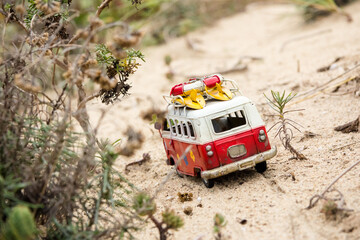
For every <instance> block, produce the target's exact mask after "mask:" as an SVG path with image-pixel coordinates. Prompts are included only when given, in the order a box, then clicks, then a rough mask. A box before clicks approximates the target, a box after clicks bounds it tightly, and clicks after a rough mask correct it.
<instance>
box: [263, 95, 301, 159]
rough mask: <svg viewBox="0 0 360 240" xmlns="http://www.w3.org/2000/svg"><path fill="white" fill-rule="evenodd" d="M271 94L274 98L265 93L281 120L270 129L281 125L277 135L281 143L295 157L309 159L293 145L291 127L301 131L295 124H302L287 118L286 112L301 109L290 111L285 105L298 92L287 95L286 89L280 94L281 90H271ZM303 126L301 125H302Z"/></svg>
mask: <svg viewBox="0 0 360 240" xmlns="http://www.w3.org/2000/svg"><path fill="white" fill-rule="evenodd" d="M271 95H272V99H270V98H268V97H267V96H266V95H265V94H264V96H265V97H266V99H267V100H268V101H269V105H270V107H271V108H272V109H274V110H275V111H276V112H277V113H278V114H276V116H278V117H279V119H280V120H279V121H278V122H276V123H275V124H274V125H273V126H272V127H271V128H270V129H269V131H270V130H271V129H272V128H273V127H275V126H277V125H280V127H279V128H278V129H277V130H276V135H275V137H276V136H279V138H280V140H281V143H282V144H283V146H284V147H285V149H288V150H289V151H290V152H291V153H292V154H293V155H294V158H296V159H299V160H305V159H307V158H306V157H305V156H304V155H303V154H302V153H300V152H298V151H297V150H296V149H295V148H294V147H293V146H292V145H291V143H290V142H291V140H292V138H293V131H292V129H291V128H290V127H293V128H294V129H296V130H298V131H299V132H301V131H300V130H299V129H298V128H297V127H296V126H295V125H294V124H297V125H300V124H299V123H297V122H295V121H293V120H291V119H289V118H286V117H285V114H287V113H289V112H294V111H299V110H289V111H284V110H285V106H286V104H287V103H288V102H290V101H291V100H292V99H293V98H294V97H295V96H296V94H292V93H289V94H288V95H287V96H285V95H286V94H285V91H284V92H283V93H282V94H280V93H279V92H275V91H272V90H271ZM300 126H301V125H300Z"/></svg>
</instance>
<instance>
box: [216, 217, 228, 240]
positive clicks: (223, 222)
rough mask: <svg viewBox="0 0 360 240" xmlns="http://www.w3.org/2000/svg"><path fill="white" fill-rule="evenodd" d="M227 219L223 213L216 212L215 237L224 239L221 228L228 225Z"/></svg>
mask: <svg viewBox="0 0 360 240" xmlns="http://www.w3.org/2000/svg"><path fill="white" fill-rule="evenodd" d="M226 223H227V222H226V220H225V217H224V216H223V215H221V214H220V213H216V214H215V216H214V233H215V239H216V240H221V239H222V233H221V230H222V229H223V228H224V227H225V226H226Z"/></svg>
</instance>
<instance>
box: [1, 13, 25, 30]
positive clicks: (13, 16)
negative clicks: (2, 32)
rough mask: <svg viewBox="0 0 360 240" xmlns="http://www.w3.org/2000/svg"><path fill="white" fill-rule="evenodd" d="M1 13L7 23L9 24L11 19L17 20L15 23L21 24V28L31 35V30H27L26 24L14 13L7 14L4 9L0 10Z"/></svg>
mask: <svg viewBox="0 0 360 240" xmlns="http://www.w3.org/2000/svg"><path fill="white" fill-rule="evenodd" d="M0 13H1V14H2V15H3V16H4V17H5V18H6V22H8V20H10V18H11V20H15V22H16V23H17V24H19V26H20V27H22V28H23V29H24V30H25V32H26V33H27V34H28V33H29V30H28V29H27V27H26V26H25V24H24V23H23V22H22V21H20V19H19V18H18V17H17V16H16V15H15V14H14V13H7V12H5V11H4V10H2V9H0Z"/></svg>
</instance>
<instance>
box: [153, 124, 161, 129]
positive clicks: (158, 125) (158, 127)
mask: <svg viewBox="0 0 360 240" xmlns="http://www.w3.org/2000/svg"><path fill="white" fill-rule="evenodd" d="M154 128H155V129H156V130H160V129H161V123H159V122H156V123H155V124H154Z"/></svg>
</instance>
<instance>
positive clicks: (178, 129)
mask: <svg viewBox="0 0 360 240" xmlns="http://www.w3.org/2000/svg"><path fill="white" fill-rule="evenodd" d="M175 126H176V133H177V134H178V135H179V136H181V135H182V131H181V125H180V122H179V120H177V119H175Z"/></svg>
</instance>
